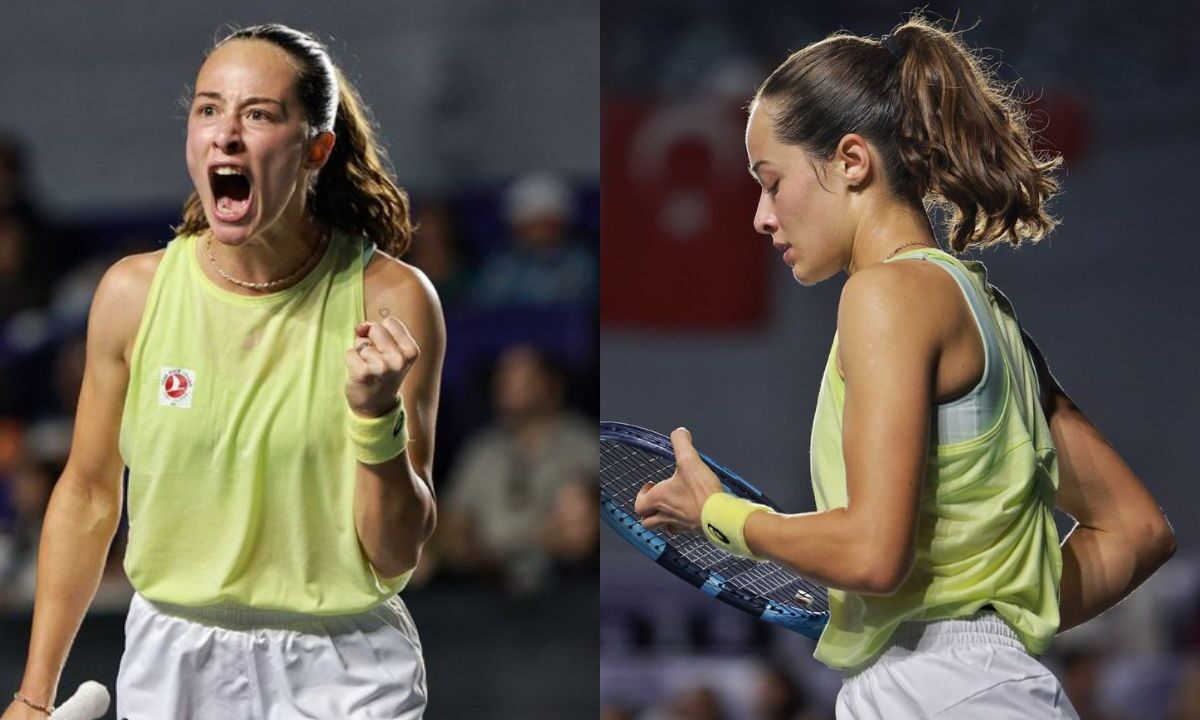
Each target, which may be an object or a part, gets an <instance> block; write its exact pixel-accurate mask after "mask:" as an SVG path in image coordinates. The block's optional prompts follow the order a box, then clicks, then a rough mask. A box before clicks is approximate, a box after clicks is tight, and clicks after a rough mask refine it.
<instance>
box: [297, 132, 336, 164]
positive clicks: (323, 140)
mask: <svg viewBox="0 0 1200 720" xmlns="http://www.w3.org/2000/svg"><path fill="white" fill-rule="evenodd" d="M336 142H337V136H336V135H334V134H333V133H332V132H330V131H329V130H325V131H324V132H320V133H318V134H317V136H316V137H315V138H313V139H312V140H310V141H309V143H308V154H307V157H305V158H304V165H305V167H306V168H307V169H309V170H313V171H316V170H320V169H321V168H322V167H324V166H325V163H326V162H328V161H329V156H330V155H331V154H332V153H333V146H334V144H335V143H336Z"/></svg>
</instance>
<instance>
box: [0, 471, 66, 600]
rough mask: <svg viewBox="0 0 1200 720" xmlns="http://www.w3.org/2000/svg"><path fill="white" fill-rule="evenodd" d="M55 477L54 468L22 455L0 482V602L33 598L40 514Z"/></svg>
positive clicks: (42, 512) (43, 512)
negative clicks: (0, 498) (0, 500)
mask: <svg viewBox="0 0 1200 720" xmlns="http://www.w3.org/2000/svg"><path fill="white" fill-rule="evenodd" d="M57 477H58V475H57V468H54V467H51V466H49V465H47V464H45V463H38V462H34V461H33V460H30V459H21V460H18V461H17V463H16V465H15V466H13V467H12V468H11V470H10V471H9V472H8V473H6V476H5V477H3V479H4V482H2V483H0V492H2V493H3V494H4V496H5V497H4V502H3V503H2V504H3V505H4V506H5V507H6V512H5V513H4V516H3V517H2V518H0V606H3V607H14V606H25V605H28V604H30V603H32V602H33V591H34V585H35V581H36V578H37V546H38V538H39V537H40V535H41V529H42V516H43V515H45V513H46V504H47V502H49V500H50V491H51V489H52V488H53V486H54V479H55V478H57Z"/></svg>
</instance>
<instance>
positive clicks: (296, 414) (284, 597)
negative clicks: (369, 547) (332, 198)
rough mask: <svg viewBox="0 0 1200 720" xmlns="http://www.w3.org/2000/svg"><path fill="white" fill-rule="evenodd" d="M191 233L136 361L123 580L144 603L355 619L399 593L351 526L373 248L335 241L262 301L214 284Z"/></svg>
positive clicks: (170, 269) (151, 299) (149, 309)
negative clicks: (355, 402)
mask: <svg viewBox="0 0 1200 720" xmlns="http://www.w3.org/2000/svg"><path fill="white" fill-rule="evenodd" d="M198 242H199V240H198V239H197V238H196V237H194V236H184V237H178V238H175V239H174V240H173V241H172V242H171V243H170V244H169V245H168V246H167V248H166V251H165V253H164V255H163V258H162V260H161V262H160V264H159V266H158V270H157V271H156V273H155V275H154V279H153V281H152V283H151V285H150V293H149V296H148V298H147V300H146V308H145V311H144V313H143V315H142V320H141V325H140V327H139V329H138V334H137V339H136V340H135V343H134V346H133V352H132V356H131V360H130V368H129V388H128V390H127V392H126V396H125V408H124V414H123V415H122V418H121V433H120V451H121V457H122V458H123V459H124V462H125V465H126V466H127V468H128V473H129V490H128V495H129V542H128V547H127V549H126V552H125V572H126V574H128V576H129V580H130V582H131V583H132V584H133V586H134V588H136V589H137V591H138V592H139V593H141V594H142V595H144V596H145V597H147V598H149V599H151V600H156V601H160V602H167V603H173V604H176V605H184V606H192V607H197V606H207V605H223V604H232V605H241V606H248V607H255V608H264V609H277V610H286V611H293V612H304V613H311V614H316V615H332V614H341V613H353V612H359V611H362V610H366V609H368V608H371V607H373V606H375V605H377V604H378V603H379V602H380V601H381V600H383V599H385V598H387V597H390V596H391V595H393V594H395V593H396V592H397V591H399V590H400V589H401V588H402V587H403V586H404V584H405V582H406V581H407V579H408V576H407V575H404V576H401V577H398V578H392V579H384V578H381V577H379V576H378V574H377V573H376V572H375V570H374V568H373V567H372V566H371V564H370V562H369V561H368V560H367V558H366V556H365V555H364V554H363V551H362V549H361V547H360V545H359V542H358V534H357V532H356V530H355V524H354V492H355V474H356V469H357V465H356V460H355V459H354V455H353V452H352V449H351V447H350V445H349V442H348V441H347V439H346V433H345V427H346V420H347V413H349V412H350V408H349V405H348V404H347V402H346V397H345V393H344V385H345V381H346V368H345V361H344V359H343V354H344V353H345V351H346V350H347V349H348V348H350V347H351V345H352V343H353V339H354V326H355V325H356V324H357V323H360V322H362V321H363V319H364V314H365V310H364V305H363V268H364V267H365V263H366V261H367V259H369V257H370V255H371V253H372V252H373V250H374V245H373V244H371V243H369V242H367V241H365V240H363V239H361V238H357V237H353V236H350V235H337V234H335V236H334V237H333V239H332V242H330V243H329V247H328V249H327V250H326V251H325V255H324V256H323V257H322V259H321V260H320V262H319V263H318V264H317V265H316V267H315V268H313V269H312V270H311V271H310V272H309V273H308V275H307V276H305V277H304V278H303V279H302V280H301V281H300V282H299V283H297V284H296V285H293V286H292V287H290V288H287V289H285V290H281V291H279V292H276V293H271V294H268V295H262V296H257V297H248V296H243V295H237V294H234V293H231V292H228V291H226V290H224V289H223V288H220V287H218V286H217V285H216V284H215V283H213V282H212V281H211V280H209V279H208V277H207V276H205V275H204V273H203V271H202V270H201V268H200V265H199V260H198V258H197V255H196V252H197V243H198Z"/></svg>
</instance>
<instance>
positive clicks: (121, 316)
mask: <svg viewBox="0 0 1200 720" xmlns="http://www.w3.org/2000/svg"><path fill="white" fill-rule="evenodd" d="M186 150H187V152H186V155H187V165H188V171H189V173H190V175H191V178H192V181H193V183H194V185H195V193H194V194H193V195H192V196H191V198H190V199H189V200H188V202H187V204H186V205H185V207H184V212H183V223H182V225H181V227H180V228H179V229H178V230H179V236H178V237H176V238H175V239H174V240H173V241H172V242H171V243H170V244H169V245H168V246H167V248H166V249H165V250H162V251H158V252H154V253H148V254H145V255H136V256H131V257H128V258H125V259H124V260H122V261H120V262H118V263H116V264H115V265H114V266H113V267H112V269H111V270H109V272H108V273H107V275H106V276H105V277H104V279H103V281H102V282H101V284H100V287H99V289H98V290H97V292H96V296H95V299H94V301H93V306H92V312H91V322H90V323H89V329H88V333H89V335H88V357H87V369H86V372H85V377H84V382H83V390H82V394H81V400H80V403H79V409H78V415H77V419H76V424H75V437H74V442H73V445H72V448H71V455H70V458H69V461H68V464H67V467H66V469H65V470H64V472H63V475H62V477H61V479H60V480H59V482H58V484H57V486H56V488H55V490H54V495H53V498H52V500H51V502H50V507H49V510H48V511H47V515H46V521H45V530H44V536H43V539H42V544H41V553H40V562H39V568H38V586H37V595H36V604H35V611H34V621H33V632H32V638H31V641H30V649H29V656H28V660H27V664H26V671H25V676H24V680H23V682H22V684H21V687H20V689H19V692H18V693H17V696H18V697H17V699H16V700H15V701H14V703H13V704H12V705H11V706H10V707H9V710H8V712H6V713H5V714H4V716H3V720H15V719H16V718H35V717H44V716H46V715H48V714H49V708H50V706H51V705H52V704H53V703H54V700H55V694H56V690H57V685H58V682H59V674H60V671H61V669H62V667H63V664H64V661H65V659H66V655H67V651H68V648H69V646H70V643H71V640H72V638H73V636H74V634H75V633H76V631H77V629H78V627H79V624H80V621H81V619H82V617H83V615H84V613H85V611H86V610H87V607H88V604H89V602H90V600H91V598H92V595H93V594H94V592H95V590H96V586H97V582H98V580H99V577H100V571H101V566H102V564H103V562H104V555H105V552H106V549H107V547H108V544H109V542H110V540H111V539H112V536H113V533H114V532H115V530H116V528H117V524H118V521H119V518H120V516H121V501H122V479H121V476H122V466H127V467H128V472H129V480H128V487H129V520H130V533H129V543H128V549H127V552H126V557H125V569H126V572H127V573H128V575H129V578H130V581H131V582H132V584H133V586H134V588H135V589H136V591H137V594H136V595H135V597H134V599H133V602H132V604H131V607H130V611H129V617H128V620H127V621H126V648H125V654H124V656H123V657H122V661H121V670H120V675H119V677H118V681H117V712H118V715H119V717H121V718H127V719H128V720H158V719H161V718H250V717H328V718H333V717H338V718H366V717H372V718H375V717H388V718H417V717H420V716H421V714H422V713H423V711H424V706H425V702H426V697H425V696H426V690H425V677H424V664H423V660H422V656H421V648H420V642H419V640H418V637H417V634H416V631H415V629H414V627H413V623H412V619H411V618H410V617H409V615H408V612H407V611H406V610H405V608H404V605H403V603H402V602H401V601H400V599H399V597H398V596H397V595H396V593H397V592H398V591H399V590H400V589H401V588H402V587H403V586H404V584H405V582H406V580H407V578H408V576H409V574H410V572H411V571H412V569H413V567H414V566H415V565H416V563H417V558H418V556H419V554H420V551H421V546H422V544H423V543H424V542H425V540H426V538H428V537H429V534H430V532H431V530H432V528H433V525H434V502H433V489H432V486H431V483H430V466H431V461H432V455H433V427H434V417H435V413H436V410H437V401H438V386H439V376H440V373H441V364H442V355H443V347H444V334H445V330H444V324H443V320H442V316H441V310H440V307H439V305H438V300H437V297H436V295H435V293H434V291H433V289H432V287H431V285H430V284H429V283H428V281H427V280H426V279H425V278H424V276H423V275H421V274H420V273H419V272H418V271H417V270H415V269H413V268H412V267H410V266H408V265H406V264H404V263H401V262H399V261H398V260H396V259H395V258H394V257H392V256H398V255H400V254H402V253H403V252H404V251H405V249H406V247H407V245H408V240H409V236H410V232H411V225H410V222H409V215H408V201H407V197H406V195H405V194H404V192H403V191H402V190H401V189H399V188H398V187H397V186H396V184H395V183H394V181H393V180H392V179H391V178H390V177H389V175H388V173H387V171H386V170H385V168H384V166H383V164H382V162H381V157H380V149H379V147H378V145H377V144H376V141H375V139H374V136H373V132H372V129H371V124H370V122H369V119H368V116H367V114H366V108H365V107H364V106H363V105H362V104H361V101H360V100H359V98H358V96H357V93H356V92H355V90H354V89H353V88H352V87H351V86H350V84H349V83H347V82H346V79H345V78H344V77H343V76H342V73H341V72H340V71H339V70H338V69H337V68H336V67H335V66H334V64H333V62H332V60H331V58H330V56H329V53H328V51H327V50H326V48H325V47H324V46H323V45H322V44H321V43H320V42H318V41H317V40H316V39H314V38H313V37H312V36H310V35H308V34H305V33H302V32H298V31H296V30H293V29H291V28H287V27H284V26H280V25H264V26H257V27H251V28H246V29H244V30H239V31H237V32H234V33H233V34H231V35H230V36H228V37H227V38H225V39H224V40H222V41H221V42H219V43H217V45H216V46H215V47H214V48H213V50H212V51H211V52H210V53H209V54H208V56H207V58H206V60H205V62H204V64H203V66H202V67H201V68H200V71H199V75H198V76H197V78H196V85H195V88H194V96H193V99H192V102H191V104H190V108H189V112H188V133H187V147H186ZM376 247H379V248H381V249H376ZM383 251H386V253H388V254H385V253H384V252H383Z"/></svg>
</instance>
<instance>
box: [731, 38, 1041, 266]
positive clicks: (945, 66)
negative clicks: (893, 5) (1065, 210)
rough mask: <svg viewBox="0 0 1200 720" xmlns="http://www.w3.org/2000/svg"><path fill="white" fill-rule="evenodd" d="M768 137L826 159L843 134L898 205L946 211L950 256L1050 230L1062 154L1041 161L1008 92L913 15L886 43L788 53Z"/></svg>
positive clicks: (832, 44) (955, 43)
mask: <svg viewBox="0 0 1200 720" xmlns="http://www.w3.org/2000/svg"><path fill="white" fill-rule="evenodd" d="M762 101H766V102H767V103H768V104H769V112H770V117H771V119H772V121H773V123H774V133H775V136H776V137H777V138H778V139H779V140H780V141H782V142H785V143H789V144H793V145H799V146H801V147H803V148H804V149H805V150H806V151H808V152H809V153H810V154H812V155H814V156H815V157H818V158H822V159H828V158H831V157H832V156H833V154H834V152H835V150H836V148H837V144H838V142H839V141H840V140H841V138H842V137H844V136H845V135H847V134H848V133H858V134H861V135H862V136H863V137H865V138H866V139H867V140H869V141H870V142H871V143H873V144H874V146H875V147H876V148H877V150H878V151H879V153H880V154H881V156H882V158H881V159H882V164H883V166H884V168H883V169H884V175H885V176H886V178H887V180H888V182H889V185H890V188H891V191H892V192H893V193H894V194H895V195H896V196H897V197H898V198H900V199H902V200H905V201H909V202H913V203H915V204H923V205H924V206H925V207H930V206H933V207H941V208H943V209H945V210H947V211H948V217H947V222H946V234H947V236H948V238H949V242H950V247H951V248H952V249H953V250H954V251H955V252H962V251H964V250H967V249H968V248H972V247H974V248H984V247H988V246H991V245H995V244H997V243H1000V242H1003V241H1007V242H1009V243H1011V244H1012V245H1019V244H1020V243H1021V241H1022V239H1030V240H1032V241H1034V242H1036V241H1037V240H1040V239H1041V238H1042V237H1044V236H1045V235H1046V234H1047V233H1048V232H1050V230H1052V229H1053V228H1054V226H1055V225H1057V224H1058V221H1057V220H1056V219H1055V218H1054V217H1052V216H1051V215H1050V214H1049V212H1048V211H1047V210H1046V203H1047V201H1048V200H1049V199H1050V198H1051V197H1053V196H1054V194H1055V193H1057V192H1058V183H1057V182H1056V181H1055V179H1054V178H1053V177H1052V172H1053V171H1054V170H1055V169H1056V168H1058V167H1059V165H1060V164H1061V163H1062V158H1061V157H1060V156H1051V157H1039V156H1038V155H1036V154H1035V153H1034V151H1033V149H1032V147H1031V146H1030V131H1029V128H1028V127H1027V126H1026V116H1025V113H1024V111H1023V110H1022V108H1021V107H1020V104H1019V102H1018V101H1017V100H1015V99H1014V97H1013V93H1012V88H1011V87H1009V86H1007V85H1005V84H1003V83H1001V82H999V81H998V80H997V79H996V78H995V77H994V76H993V75H992V73H991V72H990V71H989V70H988V69H986V68H984V67H983V66H982V64H981V62H980V60H979V58H978V57H976V56H975V55H974V54H973V53H972V52H971V51H970V50H969V49H967V47H966V46H965V45H964V44H963V42H962V40H961V38H960V37H959V33H957V32H953V31H950V30H943V29H942V28H940V27H938V26H937V25H935V24H933V23H932V22H930V21H928V20H926V19H924V18H923V17H921V16H920V15H914V16H913V17H911V18H910V19H908V20H907V21H906V22H904V23H902V24H901V25H898V26H897V27H896V28H895V29H894V30H892V32H891V34H890V36H884V38H883V39H882V40H872V39H869V38H863V37H858V36H854V35H848V34H842V33H839V34H835V35H831V36H830V37H828V38H825V39H824V40H821V41H820V42H816V43H813V44H812V45H809V46H808V47H805V48H804V49H803V50H800V51H798V52H795V53H793V54H792V55H791V57H789V58H788V59H787V60H785V61H784V62H783V64H782V65H780V66H779V67H778V68H776V69H775V71H774V72H773V73H771V75H770V77H768V78H767V79H766V81H764V82H763V84H762V86H761V87H760V88H759V89H758V92H757V93H756V95H755V99H754V103H755V104H756V105H757V104H760V102H762Z"/></svg>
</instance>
